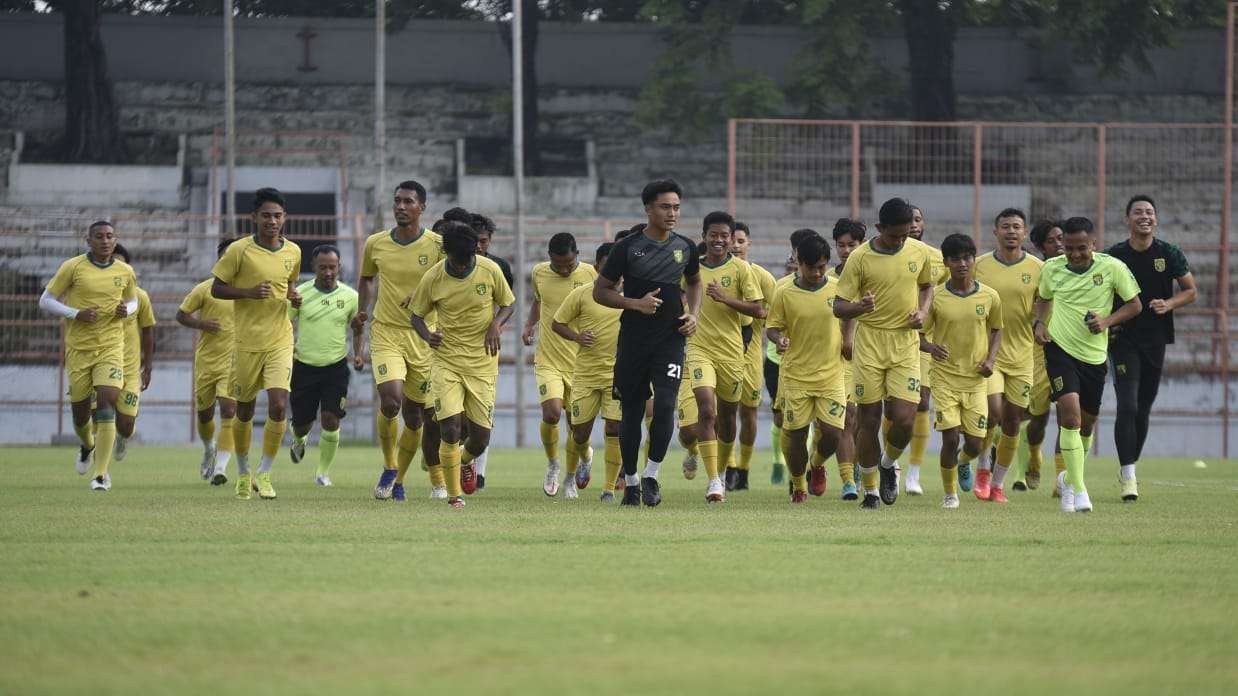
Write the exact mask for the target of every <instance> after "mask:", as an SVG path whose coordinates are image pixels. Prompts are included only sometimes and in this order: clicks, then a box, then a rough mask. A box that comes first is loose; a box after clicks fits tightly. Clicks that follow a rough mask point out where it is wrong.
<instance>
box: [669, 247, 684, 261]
mask: <svg viewBox="0 0 1238 696" xmlns="http://www.w3.org/2000/svg"><path fill="white" fill-rule="evenodd" d="M671 256H673V257H674V258H675V263H683V249H676V250H674V251H672V252H671Z"/></svg>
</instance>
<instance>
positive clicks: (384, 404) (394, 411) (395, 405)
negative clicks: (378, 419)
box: [378, 398, 400, 418]
mask: <svg viewBox="0 0 1238 696" xmlns="http://www.w3.org/2000/svg"><path fill="white" fill-rule="evenodd" d="M378 410H379V411H381V412H382V414H383V417H384V418H395V417H396V416H398V415H400V402H399V401H398V400H396V399H387V398H384V399H382V400H381V401H380V402H379V406H378Z"/></svg>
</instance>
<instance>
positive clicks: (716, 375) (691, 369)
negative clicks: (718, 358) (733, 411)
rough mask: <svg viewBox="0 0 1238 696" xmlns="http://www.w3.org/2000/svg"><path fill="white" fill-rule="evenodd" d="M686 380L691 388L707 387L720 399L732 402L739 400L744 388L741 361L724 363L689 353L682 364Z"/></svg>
mask: <svg viewBox="0 0 1238 696" xmlns="http://www.w3.org/2000/svg"><path fill="white" fill-rule="evenodd" d="M684 371H685V372H686V374H685V377H687V378H688V379H687V380H686V381H688V382H690V383H691V385H692V389H694V390H695V389H702V388H705V387H708V388H710V389H713V390H714V395H715V396H717V397H718V399H719V400H720V401H725V402H727V403H728V404H733V403H735V402H737V401H739V398H740V396H741V394H742V390H743V388H744V366H743V363H731V364H724V363H720V362H714V361H713V360H709V359H707V358H702V357H700V356H696V355H689V356H688V359H687V360H686V361H685V364H684Z"/></svg>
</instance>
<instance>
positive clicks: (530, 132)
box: [499, 0, 542, 176]
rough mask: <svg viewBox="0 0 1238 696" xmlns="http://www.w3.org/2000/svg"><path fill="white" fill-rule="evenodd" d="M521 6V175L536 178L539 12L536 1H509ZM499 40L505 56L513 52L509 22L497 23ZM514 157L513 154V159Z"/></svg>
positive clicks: (538, 153)
mask: <svg viewBox="0 0 1238 696" xmlns="http://www.w3.org/2000/svg"><path fill="white" fill-rule="evenodd" d="M512 2H522V3H524V4H523V7H522V8H521V9H522V10H523V11H524V13H523V24H524V26H522V27H521V30H522V31H521V34H520V36H521V42H522V43H523V44H524V45H523V46H522V47H521V51H520V58H521V62H522V64H523V80H524V85H523V87H522V89H521V93H522V94H523V95H524V174H525V176H539V175H541V173H542V156H541V148H539V147H538V145H537V115H538V109H537V30H538V25H539V24H540V22H541V10H540V9H539V8H538V6H537V0H512ZM499 36H500V37H501V38H502V39H503V45H504V46H506V47H507V52H508V54H510V53H511V50H512V25H511V22H500V23H499ZM514 154H515V153H513V156H514Z"/></svg>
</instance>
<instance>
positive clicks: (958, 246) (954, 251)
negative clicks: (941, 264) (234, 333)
mask: <svg viewBox="0 0 1238 696" xmlns="http://www.w3.org/2000/svg"><path fill="white" fill-rule="evenodd" d="M941 256H942V258H944V259H957V258H962V257H964V256H971V257H975V256H976V242H975V240H973V239H972V238H971V237H970V236H969V235H966V234H959V233H958V232H955V233H954V234H951V235H947V236H946V238H945V239H943V240H941Z"/></svg>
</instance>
